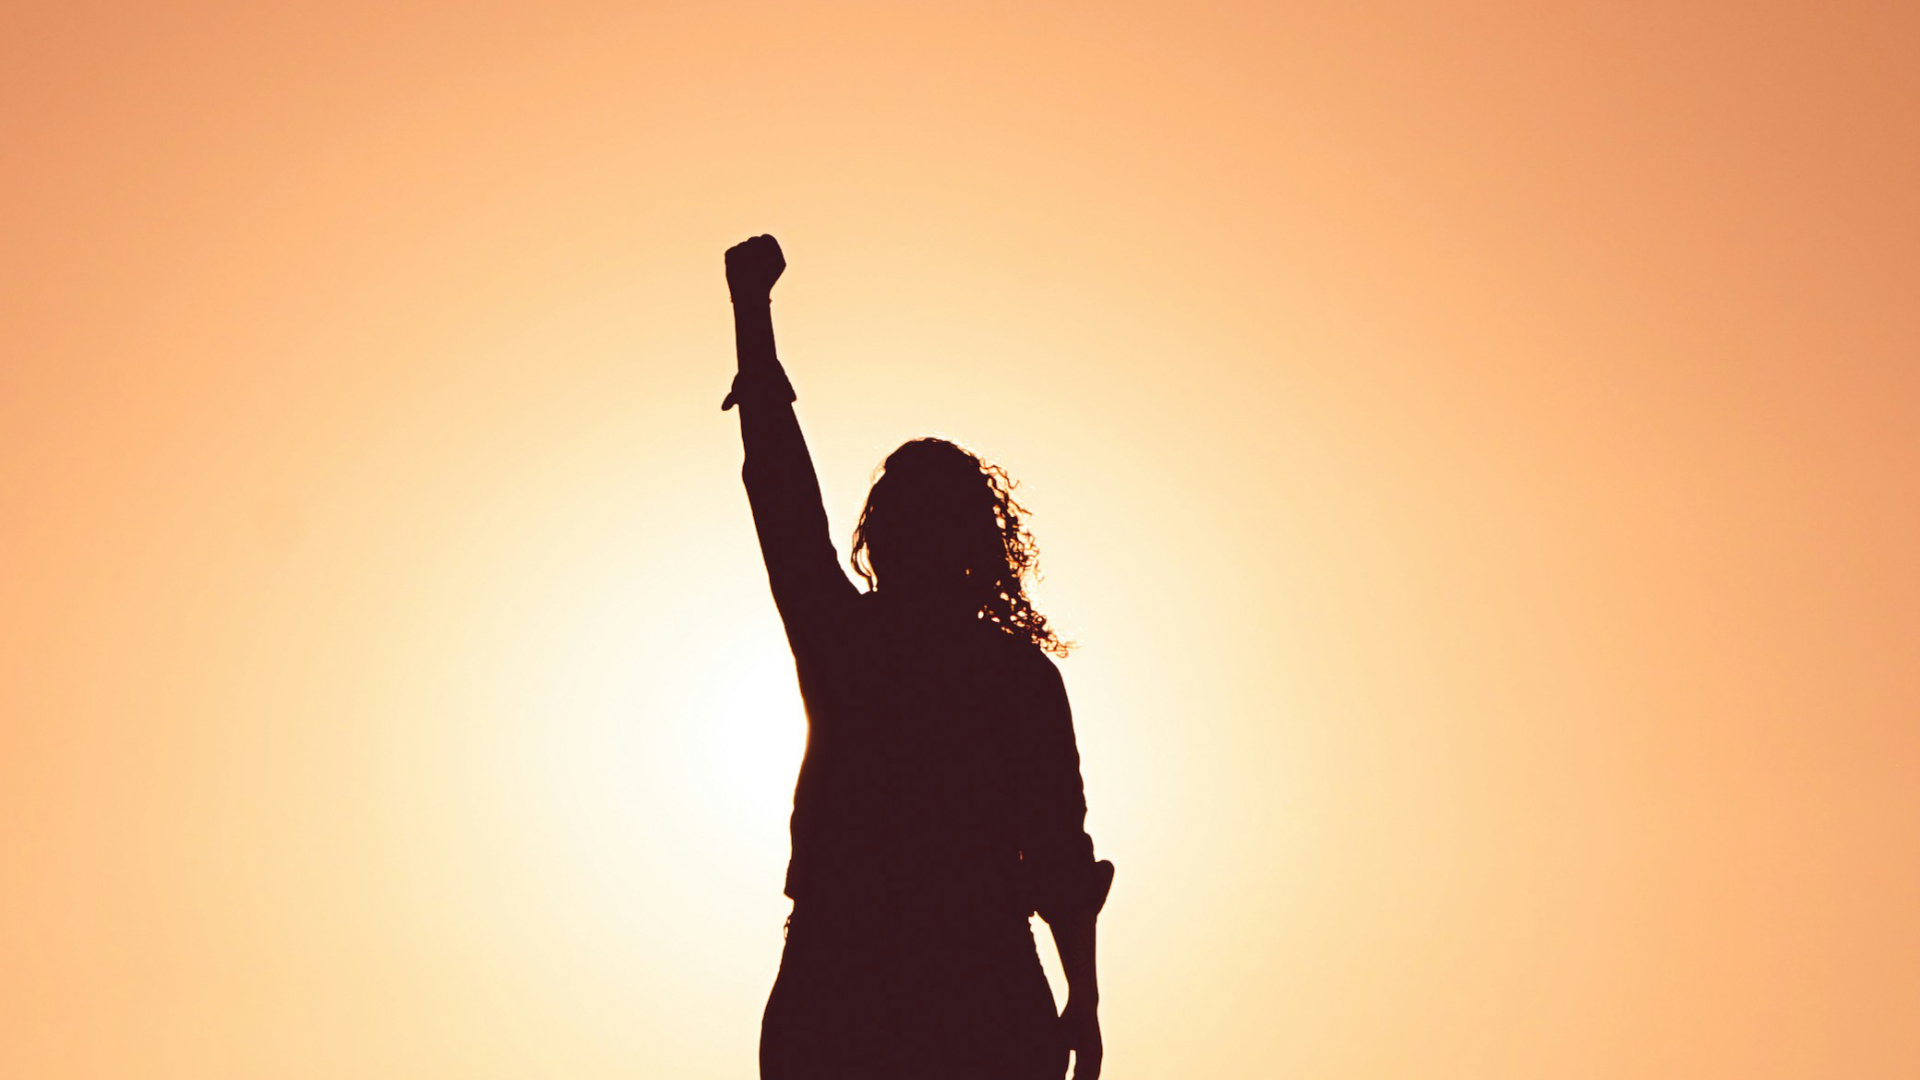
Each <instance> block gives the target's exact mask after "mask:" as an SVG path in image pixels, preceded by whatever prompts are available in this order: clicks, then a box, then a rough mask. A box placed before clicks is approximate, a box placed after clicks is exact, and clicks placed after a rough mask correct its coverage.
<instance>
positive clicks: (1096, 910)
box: [1034, 859, 1113, 923]
mask: <svg viewBox="0 0 1920 1080" xmlns="http://www.w3.org/2000/svg"><path fill="white" fill-rule="evenodd" d="M1077 876H1078V880H1076V881H1075V882H1073V884H1072V886H1070V887H1069V888H1066V889H1063V890H1061V893H1062V895H1057V896H1053V897H1048V898H1046V899H1045V900H1044V901H1043V902H1042V903H1041V904H1039V905H1036V906H1035V907H1034V910H1035V911H1037V912H1039V913H1040V917H1041V918H1043V919H1045V920H1047V922H1048V923H1052V922H1054V921H1055V916H1059V915H1070V914H1073V913H1075V912H1080V913H1084V914H1087V915H1098V914H1100V910H1101V909H1102V908H1104V907H1106V906H1107V894H1108V893H1109V892H1111V891H1113V862H1112V861H1111V860H1109V859H1101V860H1100V861H1099V862H1096V863H1094V864H1093V865H1091V866H1089V867H1087V869H1086V872H1085V874H1084V875H1077Z"/></svg>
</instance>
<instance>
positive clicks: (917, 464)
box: [849, 438, 1073, 656]
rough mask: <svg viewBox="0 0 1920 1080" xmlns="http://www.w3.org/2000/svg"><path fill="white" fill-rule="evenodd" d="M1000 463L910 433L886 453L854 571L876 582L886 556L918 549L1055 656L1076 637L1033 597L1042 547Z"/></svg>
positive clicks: (969, 596)
mask: <svg viewBox="0 0 1920 1080" xmlns="http://www.w3.org/2000/svg"><path fill="white" fill-rule="evenodd" d="M1014 487H1015V483H1014V481H1013V479H1012V478H1011V477H1009V476H1008V475H1007V471H1006V470H1005V469H1003V468H1001V467H1000V466H998V465H994V464H990V463H988V462H985V461H982V460H981V459H980V458H979V457H978V456H976V455H975V454H973V453H972V452H970V451H968V450H966V449H963V448H962V447H960V446H957V445H955V444H954V443H951V442H948V441H947V440H945V439H937V438H923V439H913V440H910V441H908V442H906V443H904V444H902V445H901V447H900V448H899V449H898V450H895V451H894V452H893V453H891V454H889V455H887V459H886V461H884V462H882V463H881V465H880V468H879V470H878V474H877V475H876V477H875V479H874V482H873V487H872V489H871V490H869V491H868V492H867V501H866V505H865V506H863V507H861V509H860V521H859V523H858V524H857V525H856V526H854V530H853V552H852V555H851V558H850V559H849V561H850V562H851V563H852V564H853V570H854V572H855V573H857V574H859V575H860V577H861V578H862V579H864V580H865V581H866V583H867V585H868V587H869V588H873V587H876V586H878V584H879V576H880V575H879V572H878V571H877V570H876V569H875V565H874V554H875V551H876V550H878V551H879V552H880V553H881V555H882V559H881V561H882V562H886V561H888V560H889V559H907V558H911V559H912V560H914V561H917V562H918V563H919V564H921V565H922V566H931V567H935V568H936V569H937V572H938V573H940V574H941V575H942V576H944V577H945V578H946V579H947V580H948V582H949V583H950V584H951V585H952V586H953V587H954V588H956V589H957V590H958V591H959V592H960V593H961V594H963V596H964V598H965V600H966V601H967V602H968V603H969V604H972V605H977V606H976V607H975V611H976V614H977V617H978V618H980V619H981V620H983V621H985V622H989V623H992V624H994V625H995V626H997V627H999V628H1000V629H1001V630H1004V631H1006V632H1007V633H1009V634H1011V635H1013V636H1014V637H1016V638H1019V639H1022V640H1025V641H1030V642H1032V643H1033V644H1035V645H1037V646H1039V647H1040V648H1042V649H1044V650H1046V651H1047V652H1049V653H1052V654H1054V655H1055V656H1065V655H1067V651H1068V650H1069V649H1071V648H1072V647H1073V643H1072V642H1070V641H1067V640H1065V639H1063V638H1061V637H1060V636H1059V635H1058V634H1056V633H1055V632H1054V631H1053V629H1052V627H1050V626H1048V625H1047V619H1046V616H1044V615H1041V614H1040V613H1039V612H1038V611H1035V610H1034V608H1033V604H1032V602H1031V601H1030V600H1028V598H1027V588H1026V585H1027V579H1028V578H1029V577H1030V576H1031V577H1038V575H1039V559H1040V547H1039V545H1038V544H1036V543H1035V542H1034V539H1033V534H1032V532H1030V531H1029V530H1028V529H1027V526H1026V522H1025V520H1024V518H1025V515H1026V513H1027V510H1026V508H1025V507H1023V506H1021V505H1020V503H1019V502H1018V501H1017V500H1015V499H1014V497H1013V489H1014Z"/></svg>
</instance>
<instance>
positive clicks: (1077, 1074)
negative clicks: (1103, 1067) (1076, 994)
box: [1060, 993, 1101, 1080]
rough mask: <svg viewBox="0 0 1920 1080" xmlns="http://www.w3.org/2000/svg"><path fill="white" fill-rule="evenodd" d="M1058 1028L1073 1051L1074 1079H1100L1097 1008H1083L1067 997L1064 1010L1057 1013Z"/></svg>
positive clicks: (1098, 1016)
mask: <svg viewBox="0 0 1920 1080" xmlns="http://www.w3.org/2000/svg"><path fill="white" fill-rule="evenodd" d="M1060 1027H1061V1028H1062V1030H1063V1031H1064V1033H1065V1035H1066V1039H1067V1048H1068V1049H1070V1050H1072V1051H1073V1080H1099V1078H1100V1056H1101V1048H1100V1007H1099V1006H1098V1005H1082V1004H1081V1003H1080V1002H1078V1001H1075V1000H1074V999H1073V995H1072V994H1071V993H1069V994H1068V995H1067V1008H1066V1011H1065V1012H1062V1013H1061V1014H1060Z"/></svg>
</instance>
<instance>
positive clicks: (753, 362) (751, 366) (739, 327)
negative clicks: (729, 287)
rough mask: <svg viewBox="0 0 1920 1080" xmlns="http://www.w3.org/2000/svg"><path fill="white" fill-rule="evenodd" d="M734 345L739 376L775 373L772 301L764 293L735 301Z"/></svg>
mask: <svg viewBox="0 0 1920 1080" xmlns="http://www.w3.org/2000/svg"><path fill="white" fill-rule="evenodd" d="M733 343H734V353H735V355H736V356H737V357H738V358H739V363H740V369H739V370H740V374H742V375H745V376H747V377H748V378H752V377H754V376H756V375H765V374H769V373H771V372H772V371H773V370H774V365H775V364H776V363H777V362H778V357H777V354H776V353H775V352H774V348H773V300H772V298H770V297H769V296H766V295H764V294H762V295H759V296H748V297H735V298H734V301H733Z"/></svg>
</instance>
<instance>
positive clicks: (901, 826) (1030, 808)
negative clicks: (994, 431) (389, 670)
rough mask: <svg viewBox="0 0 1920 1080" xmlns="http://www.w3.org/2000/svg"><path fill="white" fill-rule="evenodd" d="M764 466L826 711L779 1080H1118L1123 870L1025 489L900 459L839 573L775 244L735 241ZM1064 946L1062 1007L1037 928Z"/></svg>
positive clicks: (787, 611) (738, 324)
mask: <svg viewBox="0 0 1920 1080" xmlns="http://www.w3.org/2000/svg"><path fill="white" fill-rule="evenodd" d="M726 264H727V284H728V286H729V288H730V289H731V290H732V294H733V311H734V331H735V334H736V337H737V339H738V347H739V362H740V367H739V374H738V375H736V376H735V377H734V381H733V390H732V393H730V394H729V395H728V396H727V400H726V401H725V402H724V403H723V404H722V406H721V407H722V408H729V407H732V406H734V405H736V404H737V405H738V406H739V408H740V436H741V439H742V441H743V442H744V444H745V447H746V464H745V467H744V468H743V470H742V476H743V478H744V480H745V482H746V488H747V498H748V501H749V503H750V504H751V505H752V508H753V523H754V528H755V530H756V531H757V532H758V533H759V537H760V551H761V554H762V555H763V556H764V557H765V559H766V564H767V577H768V580H769V582H770V583H771V584H772V587H773V599H774V604H775V605H776V606H777V607H778V608H779V611H780V618H781V621H782V622H783V623H785V625H786V631H787V641H788V644H789V645H791V646H792V648H793V656H794V663H795V666H796V668H797V669H798V672H799V677H800V694H801V697H802V699H803V700H804V702H805V703H806V709H807V725H808V732H807V750H806V756H805V759H804V760H803V761H802V763H801V766H800V778H799V783H798V784H797V785H796V787H795V789H794V794H793V819H792V833H793V858H792V860H791V861H790V862H789V863H788V864H787V881H786V893H787V895H788V896H789V897H791V898H792V899H793V914H792V916H791V917H790V918H789V919H788V922H787V940H786V948H785V951H784V952H783V953H782V955H781V958H780V974H779V977H778V978H777V979H776V980H775V981H774V985H773V992H772V994H771V995H769V997H768V1000H767V1008H766V1013H765V1016H764V1018H763V1020H762V1023H761V1030H760V1075H761V1076H762V1077H764V1078H767V1080H787V1078H798V1077H804V1078H808V1080H813V1078H825V1077H835V1078H867V1077H871V1078H880V1077H886V1078H908V1077H912V1078H923V1077H928V1078H931V1077H941V1078H956V1080H957V1078H960V1077H968V1078H976V1077H977V1078H988V1077H991V1078H994V1080H1028V1078H1033V1080H1038V1078H1041V1077H1046V1078H1050V1080H1059V1078H1060V1077H1062V1076H1063V1075H1064V1074H1065V1073H1066V1069H1067V1054H1068V1051H1069V1050H1070V1049H1071V1050H1072V1051H1074V1052H1075V1054H1076V1059H1075V1068H1074V1075H1075V1077H1076V1080H1094V1078H1095V1077H1097V1076H1098V1075H1099V1072H1100V1057H1101V1044H1100V1024H1099V1019H1098V1012H1097V1010H1098V1006H1099V984H1098V979H1097V976H1096V973H1095V967H1094V918H1095V916H1096V915H1097V914H1098V912H1099V911H1100V908H1101V906H1102V905H1103V904H1104V903H1105V901H1106V896H1107V891H1108V889H1109V888H1110V886H1111V885H1112V881H1113V864H1112V863H1110V862H1104V861H1101V862H1096V861H1095V860H1094V857H1093V841H1092V840H1091V839H1089V838H1088V836H1087V834H1086V831H1085V820H1086V799H1085V797H1084V795H1083V789H1082V787H1081V781H1080V755H1079V750H1078V748H1077V747H1076V745H1075V743H1074V737H1073V720H1072V716H1071V713H1070V712H1069V710H1068V706H1067V694H1066V688H1065V686H1064V685H1063V684H1062V682H1061V679H1060V673H1059V670H1058V669H1057V668H1056V667H1055V666H1054V663H1053V661H1052V660H1051V659H1049V658H1048V656H1047V655H1046V653H1047V652H1054V653H1058V654H1064V653H1065V651H1066V645H1065V643H1063V642H1062V641H1060V640H1059V638H1057V637H1056V636H1055V635H1054V634H1053V632H1052V631H1051V630H1050V629H1049V628H1048V626H1047V622H1046V620H1045V619H1044V618H1042V617H1041V616H1040V614H1039V613H1038V612H1036V611H1034V609H1033V606H1032V605H1031V604H1030V603H1028V600H1027V595H1026V588H1025V581H1024V579H1025V576H1026V574H1027V572H1028V571H1029V570H1030V569H1031V568H1032V565H1033V559H1034V554H1035V548H1034V545H1033V541H1032V538H1031V536H1030V535H1029V534H1028V533H1027V531H1026V529H1025V527H1024V525H1023V524H1022V521H1021V514H1022V509H1021V507H1020V506H1019V504H1018V503H1016V502H1015V501H1014V499H1013V497H1012V494H1011V487H1012V485H1011V483H1010V482H1009V481H1008V479H1007V477H1006V474H1005V473H1004V472H1002V471H1000V470H999V469H998V468H995V467H993V466H988V465H984V464H982V463H981V461H980V460H979V459H978V458H976V457H974V456H973V455H972V454H970V453H968V452H967V451H965V450H962V449H961V448H960V447H958V446H955V445H954V444H952V443H950V442H946V441H944V440H940V439H915V440H913V441H912V442H909V443H907V444H906V445H904V446H902V447H900V448H899V449H898V450H895V451H894V452H893V453H892V454H891V455H889V456H888V458H887V460H886V463H885V467H884V471H883V473H882V475H881V476H880V478H879V479H878V480H877V481H876V482H875V483H874V485H873V489H872V491H871V492H869V493H868V495H867V503H866V507H865V508H864V509H863V510H862V511H861V513H860V525H859V528H858V529H857V530H856V531H855V533H854V548H853V559H852V562H853V566H854V569H855V570H856V571H857V572H858V573H859V574H860V576H861V577H862V578H863V579H864V580H865V581H866V582H867V584H868V585H869V586H870V587H871V588H870V589H869V591H867V592H864V593H863V592H860V591H859V590H858V589H857V588H856V587H855V586H854V584H853V582H852V581H851V580H850V579H849V578H848V577H847V575H846V573H845V572H844V571H842V570H841V569H840V565H839V559H838V557H837V556H836V555H835V553H834V548H833V542H832V540H831V539H830V538H829V535H828V529H827V516H826V511H825V509H824V507H823V506H822V505H821V498H820V485H819V481H818V479H817V477H816V476H815V474H814V469H813V461H812V458H811V457H810V456H809V455H808V453H807V446H806V441H805V440H804V439H803V438H802V436H801V434H800V426H799V423H798V421H797V420H796V419H795V417H794V412H793V404H792V403H793V401H794V393H793V388H792V385H791V384H790V383H789V382H788V381H787V377H786V374H785V372H784V371H783V370H782V368H781V366H780V362H779V360H778V359H777V358H776V356H775V353H774V344H773V318H772V310H771V303H770V297H771V293H772V288H773V283H774V282H775V281H776V280H777V279H778V278H779V277H780V274H781V272H782V271H783V270H785V269H786V262H785V259H784V257H783V256H782V255H781V252H780V245H779V244H777V243H776V242H775V241H774V239H773V237H771V236H756V237H754V238H752V239H750V240H748V241H746V242H744V243H742V244H739V245H737V246H735V247H733V248H731V249H729V250H728V251H727V259H726ZM1035 911H1038V912H1039V914H1040V915H1041V917H1042V918H1044V919H1045V920H1046V922H1047V925H1048V926H1049V927H1050V928H1051V929H1052V931H1053V938H1054V943H1055V945H1056V946H1057V947H1058V948H1059V950H1060V961H1061V966H1062V967H1063V968H1064V969H1065V971H1066V975H1067V983H1068V994H1067V1007H1066V1010H1065V1012H1064V1014H1063V1015H1060V1016H1055V1015H1054V1002H1053V994H1052V991H1051V989H1050V988H1049V987H1048V985H1047V981H1046V976H1045V974H1044V973H1043V972H1042V970H1041V968H1040V958H1039V954H1038V953H1037V952H1036V950H1035V947H1034V941H1033V933H1032V931H1031V929H1030V928H1029V926H1030V924H1029V922H1028V916H1029V915H1031V914H1033V913H1034V912H1035Z"/></svg>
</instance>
